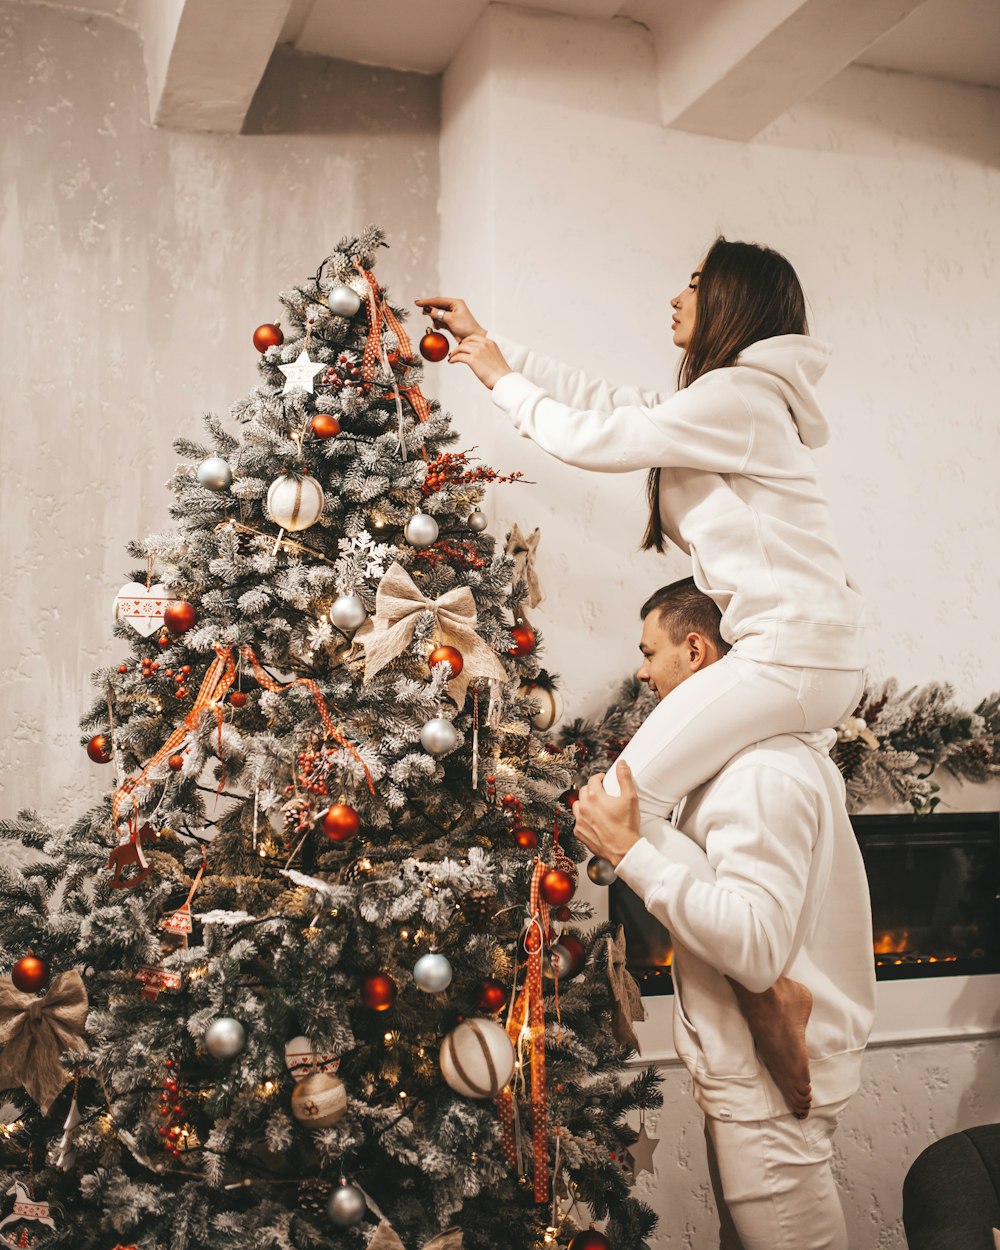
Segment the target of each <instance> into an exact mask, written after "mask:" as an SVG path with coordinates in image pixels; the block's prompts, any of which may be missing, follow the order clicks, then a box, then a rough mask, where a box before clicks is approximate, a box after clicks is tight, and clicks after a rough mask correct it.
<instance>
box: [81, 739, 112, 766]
mask: <svg viewBox="0 0 1000 1250" xmlns="http://www.w3.org/2000/svg"><path fill="white" fill-rule="evenodd" d="M87 754H88V755H89V756H90V758H91V759H92V760H93V761H94V763H95V764H110V763H111V739H110V738H109V737H108V736H107V735H106V734H94V736H93V737H92V738H91V740H90V741H89V742H88V743H87Z"/></svg>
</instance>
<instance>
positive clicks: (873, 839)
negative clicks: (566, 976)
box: [609, 812, 1000, 994]
mask: <svg viewBox="0 0 1000 1250" xmlns="http://www.w3.org/2000/svg"><path fill="white" fill-rule="evenodd" d="M851 824H852V825H853V826H854V832H855V835H856V837H857V839H858V844H859V846H860V847H861V854H862V857H863V859H864V862H865V868H866V870H867V873H868V882H869V887H870V889H871V897H872V928H873V930H874V932H873V935H872V947H873V958H874V960H875V972H876V976H877V977H878V979H879V980H880V981H888V980H899V979H901V978H912V977H927V976H933V977H938V976H959V975H967V974H970V973H986V972H1000V812H959V813H953V814H950V815H949V814H947V813H934V814H933V815H930V816H912V815H903V816H852V817H851ZM609 914H610V918H611V920H612V922H613V923H615V924H623V925H624V926H625V938H626V944H627V949H628V967H629V971H630V972H631V973H632V975H633V976H634V977H635V978H636V980H637V981H638V982H639V986H640V988H641V990H642V992H643V994H672V993H673V979H672V977H671V974H670V965H671V963H672V958H673V951H672V946H671V941H670V934H669V933H668V932H667V930H666V929H665V928H664V927H663V925H662V924H660V922H659V921H658V920H654V919H653V917H652V916H650V915H649V914H648V912H647V911H646V909H645V907H644V906H643V904H642V900H641V899H640V898H638V897H637V895H635V894H634V893H633V892H632V891H631V890H630V889H629V888H628V886H627V885H625V883H624V882H622V881H616V882H614V884H613V885H612V886H611V887H610V891H609Z"/></svg>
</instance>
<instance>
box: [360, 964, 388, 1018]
mask: <svg viewBox="0 0 1000 1250" xmlns="http://www.w3.org/2000/svg"><path fill="white" fill-rule="evenodd" d="M361 1001H362V1002H363V1003H364V1005H365V1006H366V1007H370V1008H371V1010H372V1011H388V1010H389V1008H390V1007H391V1006H392V1004H393V1003H394V1002H395V1001H396V982H395V981H394V980H393V979H392V977H387V976H386V975H385V973H384V972H376V973H375V974H374V975H373V976H370V977H365V979H364V981H363V982H362V984H361Z"/></svg>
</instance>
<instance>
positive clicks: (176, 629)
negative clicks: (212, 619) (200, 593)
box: [163, 599, 198, 634]
mask: <svg viewBox="0 0 1000 1250" xmlns="http://www.w3.org/2000/svg"><path fill="white" fill-rule="evenodd" d="M197 620H198V609H197V608H196V607H195V606H194V604H193V603H188V601H187V600H186V599H172V600H171V601H170V603H168V604H167V606H166V607H165V608H164V609H163V623H164V625H166V627H167V629H169V630H170V632H171V633H172V634H183V633H185V632H186V631H187V630H189V629H190V628H191V626H192V625H194V624H195V623H196V622H197Z"/></svg>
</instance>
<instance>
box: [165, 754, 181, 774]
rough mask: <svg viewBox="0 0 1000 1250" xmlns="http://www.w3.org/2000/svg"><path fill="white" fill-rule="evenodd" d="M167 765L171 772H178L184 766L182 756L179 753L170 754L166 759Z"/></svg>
mask: <svg viewBox="0 0 1000 1250" xmlns="http://www.w3.org/2000/svg"><path fill="white" fill-rule="evenodd" d="M167 767H168V768H169V769H170V770H171V772H175V773H179V772H180V771H181V769H182V768H183V767H184V756H183V755H179V754H178V755H171V757H170V759H168V760H167Z"/></svg>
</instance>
